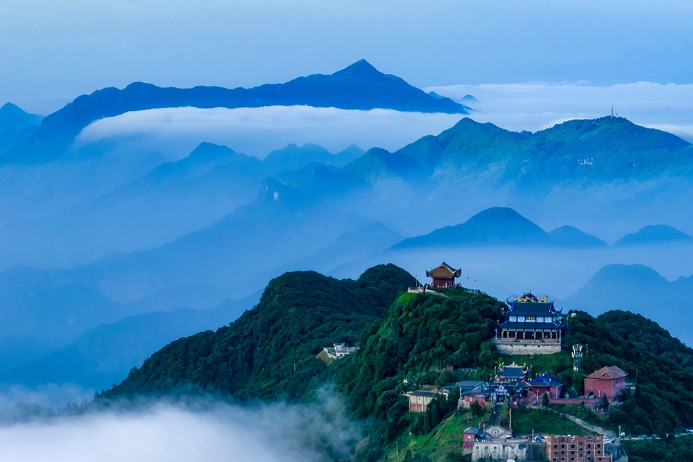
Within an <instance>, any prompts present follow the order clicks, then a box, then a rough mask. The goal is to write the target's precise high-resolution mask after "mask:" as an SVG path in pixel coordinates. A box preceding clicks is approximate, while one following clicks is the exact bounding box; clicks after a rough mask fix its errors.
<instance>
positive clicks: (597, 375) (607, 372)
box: [583, 366, 628, 401]
mask: <svg viewBox="0 0 693 462" xmlns="http://www.w3.org/2000/svg"><path fill="white" fill-rule="evenodd" d="M627 375H628V373H627V372H625V371H624V370H622V369H621V368H619V367H618V366H605V367H602V368H601V369H598V370H596V371H594V372H592V373H591V374H590V375H588V376H586V377H585V379H584V382H583V383H584V386H585V388H584V389H585V396H590V395H593V396H594V397H596V398H601V397H602V396H606V399H608V400H609V401H613V400H614V399H616V397H617V396H618V395H620V394H621V392H622V391H623V389H624V388H626V376H627Z"/></svg>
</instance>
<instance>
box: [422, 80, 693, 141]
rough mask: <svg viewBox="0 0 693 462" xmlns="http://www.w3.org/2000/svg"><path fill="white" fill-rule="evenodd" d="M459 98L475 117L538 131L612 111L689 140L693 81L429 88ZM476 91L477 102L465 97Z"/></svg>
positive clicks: (692, 124) (692, 133)
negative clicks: (607, 84) (602, 84)
mask: <svg viewBox="0 0 693 462" xmlns="http://www.w3.org/2000/svg"><path fill="white" fill-rule="evenodd" d="M426 90H427V91H435V92H436V93H438V94H439V95H442V96H447V97H448V98H451V99H454V100H457V101H461V102H463V103H464V104H466V105H468V106H471V107H472V108H474V109H475V111H474V112H473V113H472V114H471V117H472V118H473V119H474V120H477V121H479V122H491V123H493V124H496V125H498V126H500V127H503V128H506V129H508V130H513V131H521V130H529V131H537V130H543V129H545V128H548V127H551V126H553V125H555V124H557V123H560V122H565V121H566V120H571V119H589V118H595V117H603V116H606V115H609V114H611V109H612V107H613V110H614V114H618V115H620V116H622V117H626V118H628V119H629V120H631V121H632V122H634V123H636V124H639V125H643V126H645V127H650V128H658V129H660V130H665V131H668V132H670V133H673V134H675V135H677V136H680V137H682V138H684V139H686V140H688V141H693V85H675V84H666V85H663V84H659V83H651V82H637V83H629V84H618V85H611V86H593V85H590V84H587V83H541V82H539V83H514V84H482V85H452V86H442V87H430V88H427V89H426ZM466 95H472V96H474V97H475V98H476V99H477V100H478V101H474V100H469V99H464V97H465V96H466Z"/></svg>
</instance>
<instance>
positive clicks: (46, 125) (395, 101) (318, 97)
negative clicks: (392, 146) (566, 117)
mask: <svg viewBox="0 0 693 462" xmlns="http://www.w3.org/2000/svg"><path fill="white" fill-rule="evenodd" d="M294 105H307V106H313V107H336V108H343V109H362V110H366V109H373V108H388V109H395V110H400V111H417V112H443V113H451V114H466V113H467V108H466V107H465V106H463V105H461V104H458V103H456V102H454V101H452V100H450V99H448V98H444V97H440V96H431V95H428V94H426V93H425V92H423V91H422V90H420V89H418V88H415V87H412V86H411V85H409V84H408V83H406V82H405V81H404V80H402V79H400V78H399V77H396V76H393V75H387V74H383V73H381V72H380V71H378V70H377V69H375V68H374V67H373V66H372V65H371V64H370V63H368V62H367V61H365V60H361V61H358V62H356V63H354V64H352V65H350V66H348V67H346V68H344V69H342V70H340V71H337V72H335V73H334V74H331V75H322V74H315V75H310V76H307V77H299V78H296V79H294V80H291V81H289V82H287V83H283V84H265V85H261V86H259V87H255V88H250V89H246V88H240V87H239V88H234V89H228V88H221V87H195V88H190V89H180V88H162V87H157V86H156V85H152V84H147V83H141V82H137V83H132V84H130V85H128V86H127V87H126V88H124V89H122V90H120V89H117V88H104V89H102V90H97V91H95V92H94V93H92V94H90V95H83V96H80V97H79V98H77V99H75V100H74V101H73V102H72V103H70V104H68V105H67V106H65V107H64V108H62V109H60V110H59V111H57V112H55V113H53V114H51V115H49V116H48V117H46V118H45V119H44V120H43V122H42V124H41V127H40V128H39V130H38V131H37V132H36V133H34V134H32V135H31V136H30V137H29V138H27V139H26V140H24V141H23V142H22V143H21V144H20V145H19V146H17V147H16V148H15V149H14V150H12V152H11V153H10V154H8V155H7V156H6V157H5V158H4V161H5V162H20V163H41V162H46V161H49V160H52V159H54V158H55V157H56V156H57V155H59V154H60V153H61V152H62V151H64V150H65V149H67V148H68V147H69V146H70V144H71V143H72V142H73V141H74V139H75V137H76V136H77V135H78V134H79V133H80V131H82V129H84V128H85V127H87V126H88V125H89V124H90V123H92V122H94V121H96V120H99V119H103V118H106V117H114V116H117V115H120V114H124V113H126V112H131V111H141V110H146V109H153V108H171V107H196V108H216V107H224V108H240V107H263V106H294Z"/></svg>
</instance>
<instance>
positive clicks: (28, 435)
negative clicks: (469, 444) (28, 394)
mask: <svg viewBox="0 0 693 462" xmlns="http://www.w3.org/2000/svg"><path fill="white" fill-rule="evenodd" d="M343 408H344V405H343V403H342V402H341V401H340V400H339V399H338V398H336V397H335V395H334V394H333V392H331V391H327V392H325V391H323V392H322V393H321V396H320V398H319V399H318V400H317V401H316V402H315V403H314V404H307V405H299V404H287V403H283V402H275V403H271V404H254V405H240V404H229V403H226V402H222V401H217V400H214V399H212V398H195V399H185V400H182V401H181V400H176V401H172V400H154V401H148V402H140V403H133V402H127V403H115V404H111V405H109V406H92V408H91V409H87V410H83V411H79V412H72V413H69V412H67V413H62V414H59V415H55V416H52V417H41V418H36V419H29V420H24V421H20V422H5V423H0V460H3V461H22V462H39V461H40V462H43V461H46V460H51V461H55V462H68V461H69V462H92V461H95V460H98V461H101V462H111V461H112V462H122V461H128V462H139V461H142V462H151V461H169V462H189V461H195V460H199V461H205V462H221V461H229V460H236V461H256V462H278V461H283V462H312V461H325V460H348V458H349V456H350V454H352V452H353V450H354V448H355V445H356V443H357V442H358V441H359V440H360V439H361V438H362V437H363V429H362V428H361V425H360V424H358V423H356V422H355V421H353V420H351V419H349V418H348V417H347V416H346V415H345V414H344V413H343Z"/></svg>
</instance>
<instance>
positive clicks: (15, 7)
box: [0, 0, 693, 114]
mask: <svg viewBox="0 0 693 462" xmlns="http://www.w3.org/2000/svg"><path fill="white" fill-rule="evenodd" d="M692 20H693V2H690V1H688V0H682V1H675V0H669V1H652V0H649V1H636V0H632V1H620V0H617V1H612V2H602V1H561V2H554V1H520V2H509V1H488V2H478V1H463V0H441V1H436V2H424V1H402V0H398V1H394V0H379V1H375V2H374V1H372V0H352V1H343V0H342V1H336V0H300V1H294V0H271V1H267V0H265V1H258V0H253V1H245V0H236V1H233V2H228V1H222V0H197V1H195V2H192V1H175V0H174V1H171V0H167V1H163V0H146V1H142V0H138V1H134V0H117V1H115V0H102V1H99V2H94V1H91V0H68V1H57V0H30V1H27V0H3V1H2V3H1V4H0V43H2V44H3V46H2V47H0V104H2V103H3V102H5V101H11V102H14V103H16V104H19V105H20V106H22V107H23V108H25V109H27V110H29V111H32V112H38V113H43V114H46V113H49V112H52V111H54V110H56V109H58V108H59V107H61V106H62V105H63V104H65V103H66V102H68V101H70V100H72V99H74V97H76V96H78V95H79V94H83V93H90V92H92V91H93V90H95V89H98V88H102V87H105V86H116V87H123V86H125V85H127V84H128V83H130V82H132V81H147V82H152V83H155V84H158V85H172V86H180V87H190V86H194V85H221V86H227V87H235V86H251V85H256V84H261V83H265V82H283V81H286V80H289V79H291V78H293V77H296V76H299V75H305V74H310V73H331V72H334V71H336V70H338V69H340V68H343V67H345V66H347V65H348V64H350V63H352V62H354V61H356V60H358V59H360V58H366V59H368V60H369V61H370V62H371V63H372V64H374V65H375V66H376V67H378V68H379V69H381V70H382V71H384V72H387V73H392V74H397V75H399V76H401V77H403V78H405V79H406V80H408V81H409V82H410V83H412V84H414V85H417V86H420V87H424V86H434V85H452V84H480V83H514V82H529V81H544V82H559V81H569V82H576V81H588V82H591V83H592V84H597V85H605V84H614V83H630V82H637V81H650V82H658V83H692V82H691V81H692V80H693V77H692V76H693V47H691V46H690V44H691V43H693V27H690V24H691V23H692Z"/></svg>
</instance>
